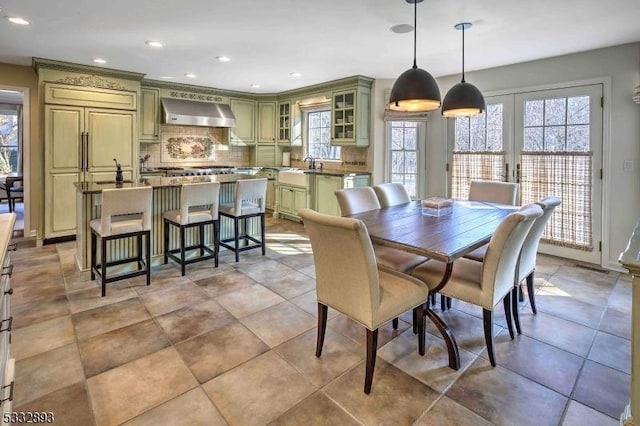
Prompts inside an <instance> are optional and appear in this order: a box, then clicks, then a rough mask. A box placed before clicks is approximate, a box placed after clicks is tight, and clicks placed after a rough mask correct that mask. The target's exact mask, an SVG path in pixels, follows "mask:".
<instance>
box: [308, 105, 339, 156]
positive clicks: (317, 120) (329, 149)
mask: <svg viewBox="0 0 640 426" xmlns="http://www.w3.org/2000/svg"><path fill="white" fill-rule="evenodd" d="M307 119H308V123H309V125H308V127H307V130H308V141H309V156H311V157H313V158H316V159H318V160H340V147H339V146H332V145H331V143H330V141H331V110H322V111H310V112H308V113H307Z"/></svg>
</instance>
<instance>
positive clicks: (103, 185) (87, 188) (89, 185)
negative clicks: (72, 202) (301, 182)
mask: <svg viewBox="0 0 640 426" xmlns="http://www.w3.org/2000/svg"><path fill="white" fill-rule="evenodd" d="M247 179H256V177H255V176H252V175H246V174H226V175H205V176H176V177H163V176H146V177H142V178H140V179H138V180H137V181H130V180H125V181H124V182H123V183H122V184H121V185H116V183H115V181H98V182H76V183H75V186H76V188H77V189H78V191H79V192H81V193H83V194H99V193H100V192H102V190H104V189H117V188H139V187H144V186H152V187H154V188H168V187H172V186H176V187H177V186H182V185H183V184H185V183H200V182H220V183H221V184H230V183H236V182H237V181H239V180H247ZM272 180H273V179H272Z"/></svg>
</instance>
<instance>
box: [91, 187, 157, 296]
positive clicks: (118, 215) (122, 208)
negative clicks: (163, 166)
mask: <svg viewBox="0 0 640 426" xmlns="http://www.w3.org/2000/svg"><path fill="white" fill-rule="evenodd" d="M152 195H153V188H151V187H144V188H118V189H105V190H103V191H102V212H101V214H100V218H98V219H94V220H92V221H91V222H90V223H89V225H90V227H91V279H92V280H94V279H96V275H98V276H99V277H100V281H101V284H102V297H104V296H105V295H106V294H107V283H110V282H113V281H118V280H123V279H127V278H132V277H137V276H139V275H146V277H147V285H149V284H151V199H152ZM143 236H144V237H145V247H144V251H145V259H143V258H142V252H143V247H142V239H143V238H142V237H143ZM130 237H135V238H136V240H137V241H136V242H137V244H136V248H137V254H136V255H135V256H132V257H127V258H126V259H117V260H113V261H110V262H108V261H107V242H108V241H113V240H120V239H123V238H130ZM98 238H100V240H101V245H100V264H99V265H98V264H96V261H97V256H96V251H97V247H98V241H97V240H98ZM130 262H138V269H137V270H135V271H133V272H123V273H119V274H116V275H114V276H111V277H107V267H108V266H115V265H122V264H125V263H130Z"/></svg>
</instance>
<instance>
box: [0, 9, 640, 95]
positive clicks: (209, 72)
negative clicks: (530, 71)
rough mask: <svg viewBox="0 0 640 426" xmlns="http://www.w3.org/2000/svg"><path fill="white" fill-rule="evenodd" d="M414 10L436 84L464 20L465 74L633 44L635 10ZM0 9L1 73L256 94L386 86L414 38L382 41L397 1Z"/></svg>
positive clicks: (395, 17) (397, 20)
mask: <svg viewBox="0 0 640 426" xmlns="http://www.w3.org/2000/svg"><path fill="white" fill-rule="evenodd" d="M417 7H418V31H417V36H418V49H417V50H418V55H417V61H418V66H420V67H421V68H424V69H426V70H427V71H429V72H430V73H431V74H433V75H434V76H436V77H438V76H444V75H450V74H455V73H458V72H460V66H461V64H460V59H461V34H460V32H459V31H456V30H455V29H454V28H453V26H454V24H456V23H458V22H463V21H469V22H472V23H473V27H472V28H471V29H470V30H467V31H466V33H465V38H466V40H465V42H466V67H467V70H474V69H484V68H490V67H495V66H500V65H506V64H511V63H517V62H524V61H529V60H534V59H539V58H545V57H551V56H557V55H562V54H566V53H571V52H578V51H585V50H590V49H595V48H600V47H606V46H613V45H618V44H624V43H629V42H636V41H640V24H638V16H640V1H638V0H609V1H603V0H561V1H559V0H536V1H522V0H520V1H514V0H483V1H477V0H456V1H452V0H425V1H423V2H422V3H419V4H418V6H417ZM0 9H1V10H0V16H20V17H23V18H25V19H27V20H28V21H30V22H31V25H29V26H19V25H16V24H13V23H11V22H9V21H8V20H6V19H1V18H0V62H6V63H14V64H21V65H31V58H32V57H40V58H46V59H55V60H60V61H67V62H73V63H78V64H90V65H95V64H93V63H92V62H91V59H92V58H96V57H101V58H104V59H106V60H107V61H108V62H107V64H106V65H103V66H105V67H108V68H114V69H119V70H127V71H134V72H139V73H144V74H146V78H149V79H154V80H160V79H162V78H163V77H172V79H171V80H169V81H174V82H179V83H187V84H194V85H200V86H209V87H216V88H223V89H229V90H238V91H243V92H254V93H274V92H280V91H285V90H288V89H294V88H298V87H303V86H307V85H310V84H315V83H320V82H324V81H329V80H333V79H338V78H343V77H348V76H352V75H356V74H361V75H366V76H369V77H374V78H390V79H393V78H396V77H397V76H398V75H399V74H400V73H401V72H403V71H404V70H406V69H408V68H409V67H410V66H411V64H412V55H413V32H410V33H405V34H396V33H393V32H391V31H390V27H391V26H393V25H396V24H413V5H411V4H408V3H407V2H406V1H405V0H321V1H300V0H253V1H249V0H224V1H223V0H181V1H175V0H172V1H169V0H109V1H95V0H56V1H54V2H46V1H42V0H0ZM146 40H157V41H160V42H162V43H164V47H163V48H161V49H155V48H151V47H149V46H147V45H146V44H145V41H146ZM220 55H226V56H229V57H230V58H231V61H230V62H227V63H222V62H219V61H217V60H216V56H220ZM639 67H640V64H639ZM188 72H190V73H194V74H196V76H197V77H196V78H187V77H185V76H184V74H185V73H188ZM292 72H299V73H300V74H301V76H300V77H292V76H291V75H290V74H291V73H292ZM252 84H259V85H260V87H259V88H255V87H251V85H252Z"/></svg>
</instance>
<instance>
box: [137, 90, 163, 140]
mask: <svg viewBox="0 0 640 426" xmlns="http://www.w3.org/2000/svg"><path fill="white" fill-rule="evenodd" d="M139 105H140V123H139V127H138V129H139V132H138V137H139V138H140V142H142V143H157V142H160V90H158V89H148V88H141V89H140V103H139Z"/></svg>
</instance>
